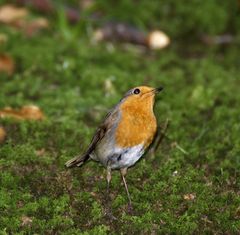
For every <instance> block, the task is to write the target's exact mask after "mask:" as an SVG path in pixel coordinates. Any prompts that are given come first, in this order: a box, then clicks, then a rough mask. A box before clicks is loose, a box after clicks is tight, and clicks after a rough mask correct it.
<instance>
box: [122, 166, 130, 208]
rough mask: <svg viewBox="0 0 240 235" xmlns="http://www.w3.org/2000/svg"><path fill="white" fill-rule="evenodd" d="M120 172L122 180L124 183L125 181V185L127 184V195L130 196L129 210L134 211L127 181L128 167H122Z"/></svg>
mask: <svg viewBox="0 0 240 235" xmlns="http://www.w3.org/2000/svg"><path fill="white" fill-rule="evenodd" d="M120 173H121V175H122V180H123V183H124V186H125V189H126V192H127V196H128V208H129V211H130V212H132V210H133V207H132V201H131V197H130V194H129V191H128V186H127V181H126V179H125V176H126V175H127V168H122V169H120Z"/></svg>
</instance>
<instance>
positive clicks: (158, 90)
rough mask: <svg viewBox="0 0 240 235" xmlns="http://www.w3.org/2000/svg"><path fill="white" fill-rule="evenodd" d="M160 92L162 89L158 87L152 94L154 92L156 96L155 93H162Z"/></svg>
mask: <svg viewBox="0 0 240 235" xmlns="http://www.w3.org/2000/svg"><path fill="white" fill-rule="evenodd" d="M162 90H163V87H158V88H155V89H153V92H154V93H155V94H157V93H159V92H160V91H162Z"/></svg>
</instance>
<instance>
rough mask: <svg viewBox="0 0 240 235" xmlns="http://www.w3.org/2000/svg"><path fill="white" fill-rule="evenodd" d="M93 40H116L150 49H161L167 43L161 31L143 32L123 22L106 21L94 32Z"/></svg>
mask: <svg viewBox="0 0 240 235" xmlns="http://www.w3.org/2000/svg"><path fill="white" fill-rule="evenodd" d="M93 39H94V40H95V41H117V42H128V43H132V44H137V45H143V46H145V47H148V48H150V49H155V50H156V49H162V48H164V47H166V46H168V45H169V43H170V39H169V37H168V36H167V35H166V34H165V33H164V32H162V31H159V30H154V31H152V32H150V33H145V32H143V31H141V30H139V29H137V28H135V27H133V26H130V25H127V24H123V23H107V24H105V25H104V26H103V27H101V28H99V29H97V30H96V31H95V32H94V36H93Z"/></svg>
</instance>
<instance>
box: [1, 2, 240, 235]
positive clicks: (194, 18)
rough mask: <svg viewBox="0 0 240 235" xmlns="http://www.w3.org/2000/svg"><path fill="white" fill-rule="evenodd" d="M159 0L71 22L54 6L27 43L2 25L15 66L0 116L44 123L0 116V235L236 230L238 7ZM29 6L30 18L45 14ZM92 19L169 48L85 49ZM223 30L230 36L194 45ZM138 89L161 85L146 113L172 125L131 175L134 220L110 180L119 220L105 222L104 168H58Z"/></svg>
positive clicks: (6, 78) (239, 206) (107, 5)
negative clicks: (30, 115) (7, 110)
mask: <svg viewBox="0 0 240 235" xmlns="http://www.w3.org/2000/svg"><path fill="white" fill-rule="evenodd" d="M159 2H160V3H153V1H152V2H150V1H147V0H141V1H139V4H137V5H136V3H135V2H134V1H119V3H117V6H115V1H96V2H94V5H93V6H92V7H91V8H90V9H88V10H86V11H83V13H84V14H83V16H84V17H83V20H80V21H79V23H77V24H75V25H71V24H69V23H68V22H67V19H66V18H65V17H64V15H63V11H62V7H61V5H60V2H59V5H57V10H56V14H55V15H54V16H48V20H49V25H50V26H49V28H48V29H46V30H45V31H42V32H38V33H37V34H35V35H31V37H29V36H27V35H26V34H24V32H23V31H21V30H20V31H19V30H18V29H17V28H12V27H10V26H9V25H4V24H1V26H0V33H1V35H5V36H6V37H7V39H6V41H5V42H4V43H1V44H0V52H1V53H2V54H6V53H7V54H8V55H10V56H11V58H13V60H14V61H15V69H14V72H13V73H12V74H6V73H4V72H2V73H0V109H3V108H4V107H6V106H11V107H13V108H21V107H22V106H24V105H30V104H34V105H37V106H38V107H39V108H40V109H41V110H42V111H43V113H44V115H45V119H43V120H41V121H34V120H16V119H13V118H1V119H0V125H1V127H3V128H4V129H5V131H6V133H7V136H6V139H5V140H4V141H3V142H2V143H1V144H0V232H1V234H137V233H140V234H203V233H205V234H239V233H240V180H239V177H240V134H239V133H240V111H239V101H240V92H239V87H240V60H239V53H240V50H239V45H240V39H239V36H240V34H239V23H240V16H239V6H238V5H237V1H225V2H224V3H223V5H220V4H219V3H218V1H205V2H204V3H201V4H200V3H199V1H192V3H191V4H188V5H187V6H186V5H184V4H182V3H181V4H180V2H179V3H178V2H175V1H159ZM0 3H1V5H4V4H6V1H0ZM61 3H62V4H66V2H64V1H61ZM68 4H72V5H74V4H77V1H68ZM113 6H115V8H114V9H113ZM29 11H30V12H31V13H30V16H29V17H30V18H31V17H37V16H42V15H41V14H40V13H38V12H36V11H34V10H32V9H30V10H29ZM92 12H100V13H101V14H102V17H103V21H108V20H119V21H124V22H129V23H131V24H134V25H136V26H137V27H139V28H140V29H143V30H148V29H149V28H156V27H160V28H161V29H163V30H164V31H165V32H166V33H168V35H169V36H170V38H171V41H172V42H171V45H170V46H169V47H168V48H165V49H163V50H160V51H150V50H146V49H143V50H142V49H141V48H140V49H139V47H137V46H134V45H129V44H127V45H126V44H121V43H107V42H103V43H98V44H96V43H93V42H92V41H91V32H92V31H93V29H94V27H95V26H96V25H97V24H100V23H99V22H94V21H91V20H90V21H89V20H88V16H89V15H91V14H92ZM221 34H230V35H231V36H232V37H233V41H232V42H231V43H228V44H214V43H213V44H206V43H204V42H203V41H202V36H203V35H208V36H215V35H221ZM0 41H1V40H0ZM142 84H145V85H150V86H153V87H159V85H162V86H164V88H165V89H164V92H162V93H161V94H160V95H159V98H158V101H157V103H156V106H155V113H156V116H157V119H158V122H159V124H163V123H164V122H165V120H166V119H169V120H170V125H169V128H168V129H167V137H165V138H164V139H163V141H162V143H161V146H160V148H159V149H158V151H157V152H156V153H155V154H154V155H151V154H146V155H145V156H144V158H143V159H142V160H141V161H139V162H138V163H137V164H136V165H135V166H134V167H133V168H131V169H130V170H129V173H128V176H127V180H128V186H129V190H130V192H131V196H132V200H133V206H134V213H133V214H132V215H131V214H128V213H127V202H128V200H127V196H126V194H125V190H124V186H123V185H122V183H121V178H120V176H119V173H118V172H114V173H113V179H112V183H111V198H112V210H113V214H114V215H115V216H116V217H117V220H116V221H110V220H109V219H108V218H107V217H106V216H105V215H104V213H105V206H106V200H105V198H106V197H105V196H106V192H105V190H106V180H105V170H104V168H103V167H101V166H100V165H98V164H96V163H94V162H89V163H88V164H86V165H85V166H83V167H82V168H80V169H73V170H68V169H66V168H65V167H64V163H65V162H66V161H67V160H69V159H70V158H71V157H73V156H75V155H76V154H79V153H82V152H83V151H84V149H85V148H86V147H87V145H88V144H89V142H90V140H91V137H92V134H93V133H94V131H95V129H96V127H97V126H98V124H99V123H100V121H101V120H102V118H103V117H104V115H105V114H106V112H107V111H108V110H109V109H110V108H111V107H112V106H113V105H114V104H116V103H117V102H118V101H119V99H120V98H121V97H122V95H123V94H124V93H125V92H126V91H127V90H129V88H132V87H134V86H138V85H142Z"/></svg>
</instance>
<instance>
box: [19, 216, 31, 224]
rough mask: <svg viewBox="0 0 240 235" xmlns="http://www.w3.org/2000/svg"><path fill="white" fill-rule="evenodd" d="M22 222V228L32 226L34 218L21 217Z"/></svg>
mask: <svg viewBox="0 0 240 235" xmlns="http://www.w3.org/2000/svg"><path fill="white" fill-rule="evenodd" d="M21 221H22V223H21V225H22V226H30V225H31V224H32V218H31V217H28V216H25V215H23V216H22V217H21Z"/></svg>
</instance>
